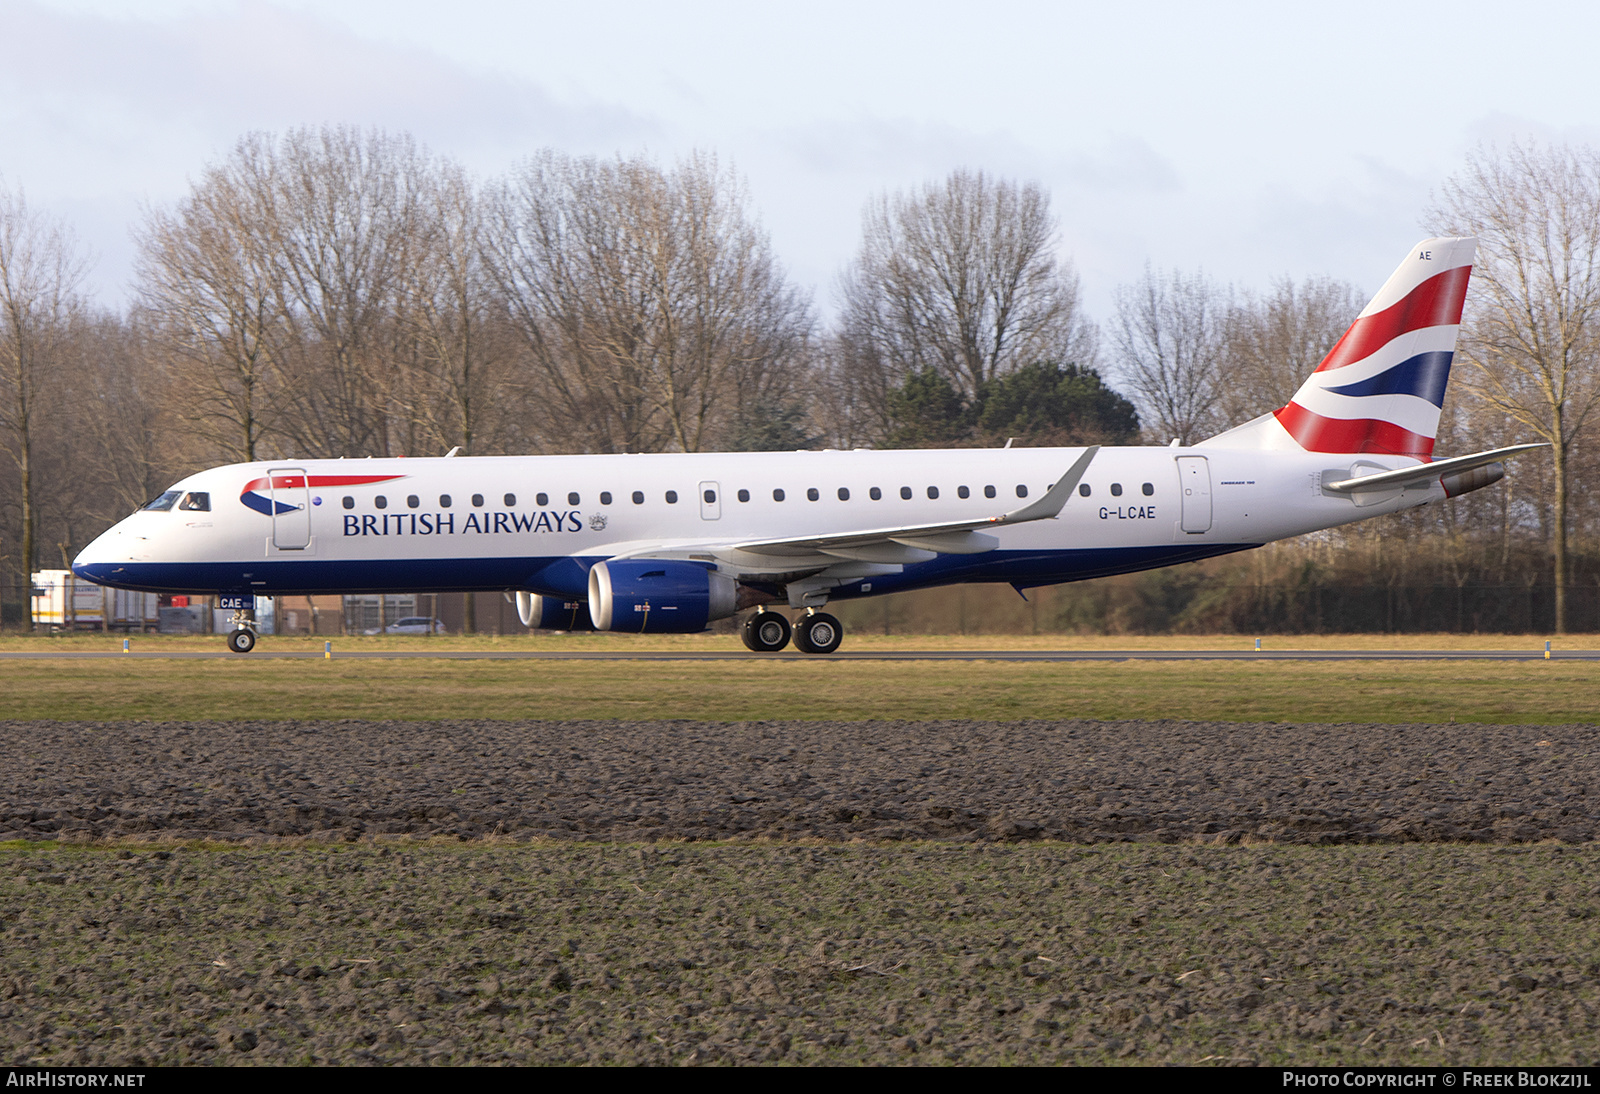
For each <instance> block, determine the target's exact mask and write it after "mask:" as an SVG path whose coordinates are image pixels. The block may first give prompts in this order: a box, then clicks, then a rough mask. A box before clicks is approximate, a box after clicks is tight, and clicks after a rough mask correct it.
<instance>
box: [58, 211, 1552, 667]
mask: <svg viewBox="0 0 1600 1094" xmlns="http://www.w3.org/2000/svg"><path fill="white" fill-rule="evenodd" d="M1476 244H1477V241H1476V240H1475V239H1471V238H1465V239H1429V240H1425V241H1423V242H1422V243H1419V244H1418V245H1417V246H1416V247H1415V248H1413V249H1412V251H1411V253H1410V254H1409V255H1407V256H1406V259H1405V261H1404V262H1402V263H1401V265H1400V268H1399V269H1398V270H1396V271H1395V273H1394V276H1392V277H1391V278H1390V279H1389V280H1388V282H1386V283H1385V284H1384V286H1383V288H1382V289H1381V290H1380V291H1379V292H1378V294H1377V296H1375V297H1374V298H1373V300H1372V302H1371V303H1370V304H1368V305H1367V307H1366V309H1365V310H1364V311H1362V313H1361V315H1360V317H1359V318H1357V319H1356V321H1355V323H1354V324H1353V325H1352V326H1351V327H1350V329H1349V331H1347V332H1346V333H1345V335H1344V337H1343V338H1341V339H1340V340H1339V342H1338V344H1337V345H1335V346H1334V347H1333V349H1332V350H1331V351H1330V352H1329V353H1328V356H1327V357H1326V358H1325V359H1324V360H1323V362H1322V364H1321V365H1320V366H1319V367H1318V369H1317V371H1316V372H1315V373H1313V374H1312V375H1311V377H1310V378H1309V379H1308V380H1306V382H1305V384H1304V385H1303V386H1302V387H1301V388H1300V390H1299V392H1298V393H1296V395H1295V397H1294V398H1293V399H1292V400H1290V402H1289V404H1288V405H1287V406H1284V407H1282V408H1280V409H1279V410H1276V411H1274V412H1272V413H1270V414H1264V415H1262V416H1261V417H1259V418H1257V419H1255V420H1253V421H1251V422H1247V423H1246V424H1244V425H1241V426H1238V427H1237V428H1234V429H1230V430H1228V431H1227V432H1225V433H1222V434H1219V435H1217V436H1215V437H1212V438H1210V439H1209V440H1205V441H1202V442H1200V443H1199V444H1196V445H1192V446H1189V447H1181V446H1179V445H1178V444H1177V442H1176V441H1174V442H1173V444H1172V446H1171V447H1165V448H1161V447H1138V448H1109V447H1107V448H1101V447H1089V448H1008V449H987V450H985V449H961V450H952V451H925V450H918V451H891V452H877V451H867V450H856V451H852V452H843V451H826V452H785V453H770V452H758V453H711V454H701V453H683V454H669V455H660V454H651V455H627V456H527V457H512V456H505V457H457V458H450V457H445V458H438V459H363V460H279V461H270V462H261V463H248V464H234V465H231V466H228V467H219V468H215V469H213V470H210V471H204V472H201V473H200V474H197V475H192V476H190V477H189V478H187V479H184V480H183V481H182V482H179V483H177V484H176V485H174V486H173V487H172V489H171V490H168V491H166V492H165V493H163V494H162V495H161V496H160V497H159V498H157V499H156V500H154V501H152V502H151V503H150V504H149V505H147V506H145V507H144V508H143V509H141V510H139V511H138V512H136V513H134V514H133V515H131V516H129V517H128V518H127V519H125V520H123V521H122V522H120V523H119V524H117V525H116V526H115V527H113V528H112V529H110V530H109V531H107V532H106V533H105V534H104V535H102V536H100V537H99V538H98V539H96V540H95V541H94V542H93V543H91V544H90V545H89V546H88V547H87V548H85V550H84V551H83V553H82V554H80V555H79V556H78V558H77V560H76V561H75V562H74V563H73V567H72V568H73V572H74V573H76V574H78V575H79V576H80V577H84V578H88V579H89V580H91V581H97V582H100V583H101V584H104V585H111V586H114V587H117V588H125V589H138V590H147V591H154V592H171V593H202V594H207V593H218V594H221V595H222V596H223V598H224V599H223V605H224V606H225V607H233V608H234V609H235V610H236V614H235V617H234V618H235V624H236V627H237V629H235V630H234V631H233V632H232V633H231V634H230V635H229V638H228V643H229V646H230V648H231V649H233V650H235V651H237V652H240V653H245V652H248V651H249V650H250V649H251V648H252V647H253V646H254V645H255V632H254V612H253V607H254V597H256V596H263V595H268V596H281V595H289V594H296V595H299V594H315V593H385V592H402V591H404V592H414V591H422V590H429V591H441V592H443V591H463V592H465V591H474V590H480V591H481V590H508V591H515V593H516V595H517V605H518V609H519V612H520V615H521V617H522V621H523V623H524V624H526V625H529V626H536V627H537V626H543V627H553V628H559V629H572V628H574V627H575V626H582V625H588V624H590V623H592V625H593V626H594V627H596V628H598V629H600V630H610V631H625V632H636V633H637V632H643V633H662V632H692V631H700V630H703V629H705V626H706V624H707V623H708V622H710V621H712V620H715V619H722V618H725V617H728V616H731V615H734V614H735V613H737V612H740V611H744V610H746V609H750V608H754V609H755V611H754V612H753V613H752V614H751V615H750V616H749V617H748V618H747V619H746V620H745V624H744V628H743V636H744V641H745V644H746V645H747V646H748V647H749V648H750V649H752V650H755V651H766V652H771V651H776V650H780V649H782V648H783V647H784V646H785V645H787V644H788V642H789V640H790V637H791V633H792V635H793V639H794V644H795V646H796V647H798V648H799V649H800V650H802V651H804V652H807V653H831V652H833V651H834V650H836V649H838V647H839V642H840V639H841V638H842V637H843V628H842V627H841V626H840V623H839V621H838V620H837V619H836V618H834V617H833V616H831V615H829V614H827V613H825V612H822V611H819V610H818V609H820V608H822V607H823V606H825V605H826V604H827V603H828V602H829V601H830V600H845V599H851V598H854V597H863V596H876V595H880V594H883V593H892V592H900V591H904V590H907V589H918V588H926V587H928V586H932V585H943V584H949V583H953V582H963V581H989V582H1006V583H1009V584H1011V585H1014V586H1016V587H1017V589H1018V590H1019V591H1020V590H1022V589H1026V588H1029V587H1033V586H1040V585H1052V584H1057V583H1060V582H1066V581H1078V580H1082V579H1084V578H1090V577H1100V576H1104V575H1107V574H1120V573H1128V572H1131V571H1134V570H1145V569H1150V568H1153V567H1157V566H1167V565H1171V564H1173V563H1178V562H1189V561H1193V560H1195V559H1202V558H1207V557H1210V556H1213V555H1221V554H1226V553H1228V552H1230V551H1240V550H1244V549H1246V548H1250V547H1257V546H1260V545H1261V544H1264V543H1268V542H1270V541H1273V540H1278V539H1284V538H1287V537H1290V536H1297V535H1303V534H1305V533H1307V532H1313V531H1317V530H1319V529H1323V528H1332V527H1335V526H1337V525H1341V524H1348V523H1350V522H1352V521H1357V520H1362V519H1365V518H1367V517H1373V516H1378V515H1380V514H1384V513H1392V512H1395V511H1396V510H1400V509H1406V508H1410V507H1412V506H1416V505H1422V504H1425V503H1427V502H1430V501H1438V500H1441V499H1443V498H1448V497H1454V496H1456V495H1458V494H1462V493H1465V492H1466V491H1468V490H1476V489H1478V488H1479V487H1483V486H1487V485H1489V484H1490V483H1493V482H1495V481H1497V480H1498V479H1499V478H1500V477H1501V476H1502V475H1503V474H1504V473H1505V468H1504V465H1503V463H1502V462H1501V461H1503V460H1504V459H1505V458H1506V457H1508V456H1511V455H1513V454H1515V453H1519V452H1524V451H1527V450H1528V449H1531V448H1537V447H1540V446H1539V445H1527V444H1524V445H1516V446H1514V447H1510V448H1501V449H1496V450H1493V451H1489V452H1479V453H1476V454H1474V455H1469V456H1460V457H1456V458H1454V459H1441V460H1435V459H1433V442H1434V437H1435V436H1436V434H1437V431H1438V424H1439V410H1440V406H1441V404H1442V403H1443V400H1444V391H1445V384H1446V381H1447V380H1448V379H1449V375H1450V363H1451V358H1452V356H1453V354H1454V351H1455V343H1456V334H1457V331H1458V329H1459V324H1460V321H1461V309H1462V302H1463V300H1464V298H1465V296H1466V290H1467V279H1468V277H1469V275H1470V273H1471V269H1472V256H1473V252H1474V249H1475V247H1476ZM773 605H782V606H787V607H789V608H792V609H796V610H798V611H800V613H801V614H800V615H799V616H798V617H797V619H796V621H795V623H794V624H793V627H792V628H791V625H790V622H789V619H788V618H787V616H786V615H785V614H784V613H782V612H781V611H774V610H771V606H773Z"/></svg>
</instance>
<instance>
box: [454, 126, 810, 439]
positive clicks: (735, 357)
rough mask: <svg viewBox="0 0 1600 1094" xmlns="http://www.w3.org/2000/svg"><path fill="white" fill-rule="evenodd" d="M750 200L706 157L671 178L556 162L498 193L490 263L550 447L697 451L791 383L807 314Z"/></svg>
mask: <svg viewBox="0 0 1600 1094" xmlns="http://www.w3.org/2000/svg"><path fill="white" fill-rule="evenodd" d="M746 204H747V199H746V196H745V194H744V191H743V188H742V187H741V186H740V185H739V183H738V180H737V179H736V178H735V177H734V176H732V175H731V174H724V173H722V172H721V171H719V170H718V168H717V164H716V161H715V160H713V159H711V158H710V157H706V156H698V155H697V156H693V157H691V158H690V159H688V160H686V161H684V162H682V163H679V164H678V165H677V166H675V167H674V168H673V169H672V170H670V171H664V170H662V169H661V168H659V167H657V166H656V165H655V164H653V163H651V162H650V161H648V160H645V159H642V158H636V159H631V160H623V159H619V160H616V161H614V162H613V161H602V160H595V159H572V158H570V157H567V156H564V155H561V154H559V153H555V152H545V153H542V154H541V155H539V156H537V157H535V158H534V159H533V160H531V161H529V162H528V163H526V164H524V165H523V166H522V167H521V168H520V169H519V170H518V171H517V172H516V173H515V175H514V176H513V178H512V179H511V180H510V181H509V182H508V183H507V184H506V185H505V186H504V187H502V188H501V189H500V191H499V192H498V193H497V194H496V195H495V197H494V200H493V204H492V212H491V227H490V230H489V231H487V232H486V234H485V237H484V238H485V255H486V257H487V262H488V267H489V270H490V271H491V273H492V275H493V277H494V279H495V283H496V285H497V286H498V288H499V290H500V292H501V293H502V295H503V298H504V302H505V307H506V308H507V311H508V314H509V316H510V318H511V321H512V325H513V327H514V329H515V330H516V331H517V333H518V335H519V337H520V340H521V341H522V343H523V348H524V352H525V354H526V357H527V361H528V372H529V380H530V395H531V396H532V398H531V400H530V401H531V403H532V404H533V405H535V406H539V407H543V408H546V410H547V421H546V425H545V428H544V443H545V444H546V445H547V446H553V447H579V448H582V449H585V450H588V451H601V452H617V451H635V452H637V451H652V450H658V449H661V448H675V449H678V450H680V451H686V452H693V451H700V450H702V449H703V448H704V447H706V446H707V445H708V444H714V443H717V442H719V441H723V440H724V438H725V437H726V436H727V435H728V433H729V427H730V423H732V422H734V421H736V420H737V419H738V418H739V416H740V411H741V409H743V408H746V407H748V406H750V405H753V404H756V403H759V402H760V401H761V400H763V399H770V398H771V397H772V396H773V393H774V392H780V393H781V392H782V391H784V390H785V389H786V388H787V387H788V386H789V385H790V384H791V383H792V377H793V374H794V372H795V370H797V369H799V368H800V367H802V365H803V364H804V361H805V355H806V350H807V345H808V341H809V338H810V332H811V326H812V319H811V314H810V307H809V304H808V302H807V301H806V300H805V298H804V297H803V296H802V295H801V294H800V293H798V292H797V291H795V290H794V289H793V288H791V287H789V286H788V285H787V284H786V282H785V280H784V277H783V274H782V271H781V269H780V268H779V267H778V265H777V262H776V261H775V260H774V258H773V256H772V252H771V247H770V244H769V243H768V241H767V237H766V235H765V233H764V232H762V231H761V230H760V229H759V228H758V227H757V226H756V225H755V224H754V223H753V222H752V221H751V220H750V219H749V217H748V215H747V213H746ZM574 441H575V442H576V444H574Z"/></svg>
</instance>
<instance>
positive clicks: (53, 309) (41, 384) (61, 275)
mask: <svg viewBox="0 0 1600 1094" xmlns="http://www.w3.org/2000/svg"><path fill="white" fill-rule="evenodd" d="M83 272H84V262H83V259H82V258H81V257H80V256H79V254H78V250H77V246H76V244H75V242H74V241H73V238H72V236H71V234H70V233H69V232H68V231H67V229H66V228H65V227H63V226H61V225H60V224H57V223H55V222H54V221H52V220H50V219H49V218H47V217H43V216H41V215H39V214H37V213H34V212H32V211H30V210H29V209H28V204H27V200H26V198H25V197H24V196H23V195H22V193H21V192H20V191H19V192H16V193H13V192H11V191H9V190H7V189H4V188H3V187H0V448H3V449H4V451H5V452H6V454H7V455H9V456H10V457H11V461H12V463H13V465H14V466H15V467H16V469H17V475H18V484H17V485H18V491H17V495H18V502H19V509H20V513H19V524H20V529H19V532H20V534H19V539H20V540H21V551H20V552H19V553H17V554H16V555H15V556H13V557H14V562H13V565H14V567H15V569H16V570H17V572H18V574H19V583H22V582H26V581H28V580H29V577H30V575H31V573H32V572H33V569H34V567H35V566H36V565H37V564H38V561H39V558H38V546H37V543H36V542H35V539H36V535H37V532H38V507H37V498H36V497H35V487H36V476H35V471H36V468H35V450H34V445H35V441H36V439H37V434H38V431H39V428H40V425H41V423H42V421H43V417H44V413H45V409H46V405H47V403H48V401H49V400H51V399H52V397H54V396H56V395H58V394H59V389H60V387H61V385H62V383H63V371H64V370H63V367H62V366H63V365H64V363H65V362H64V358H65V356H66V353H67V346H68V343H69V340H70V337H71V327H72V320H73V318H74V315H75V313H76V312H77V311H78V310H79V309H80V307H81V303H80V301H79V299H78V296H77V289H78V284H79V282H80V281H81V280H82V278H83Z"/></svg>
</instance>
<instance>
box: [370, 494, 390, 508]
mask: <svg viewBox="0 0 1600 1094" xmlns="http://www.w3.org/2000/svg"><path fill="white" fill-rule="evenodd" d="M372 504H373V505H376V506H377V507H378V508H379V509H387V508H389V499H388V498H386V497H384V496H383V495H382V494H379V495H378V496H377V497H375V498H373V499H372Z"/></svg>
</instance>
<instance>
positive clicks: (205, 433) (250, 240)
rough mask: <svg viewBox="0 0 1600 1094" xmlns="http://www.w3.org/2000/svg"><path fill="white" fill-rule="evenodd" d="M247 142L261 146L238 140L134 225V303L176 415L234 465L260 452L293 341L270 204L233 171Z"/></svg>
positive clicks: (275, 417)
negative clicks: (165, 370)
mask: <svg viewBox="0 0 1600 1094" xmlns="http://www.w3.org/2000/svg"><path fill="white" fill-rule="evenodd" d="M247 147H255V149H256V150H257V151H259V147H258V146H251V145H248V144H247V145H241V147H240V149H238V150H236V152H235V155H234V162H232V163H230V164H228V165H225V166H220V167H211V168H208V169H207V170H206V172H205V173H204V174H203V175H202V177H201V180H200V182H198V183H197V184H196V185H195V186H194V187H193V189H192V191H191V192H190V194H189V196H188V197H187V198H186V199H185V200H183V201H182V202H180V203H179V204H178V207H177V208H176V209H175V210H173V211H171V212H166V211H162V210H152V211H150V212H148V213H147V214H146V216H145V221H144V224H143V225H142V226H140V227H139V228H138V229H137V230H136V231H135V240H136V242H137V245H138V248H139V251H138V258H137V260H136V277H137V280H136V288H137V294H138V306H139V309H140V310H141V312H142V313H143V315H144V318H145V322H147V323H148V324H149V325H150V327H151V330H152V334H153V336H154V338H155V339H156V341H157V343H158V344H159V345H160V347H161V350H162V351H163V352H164V353H165V355H166V356H167V358H168V360H169V362H170V364H169V367H170V370H171V374H172V377H173V381H174V389H173V394H174V399H175V403H176V405H177V407H178V413H179V415H180V416H181V418H182V419H183V421H184V422H185V424H186V426H187V428H188V429H189V430H190V431H191V432H192V433H193V434H194V435H195V436H197V437H199V438H201V439H202V440H203V441H204V442H205V443H206V444H207V445H208V446H209V447H210V448H211V449H212V450H213V451H214V453H215V454H216V455H217V456H220V457H221V458H223V459H226V460H240V461H243V460H255V459H258V458H260V457H261V456H264V455H265V454H266V453H264V452H261V451H260V448H261V445H262V442H263V440H264V439H266V438H269V437H272V436H274V433H275V430H276V428H277V426H278V425H279V416H280V414H281V413H282V410H283V406H282V400H281V398H280V394H279V390H278V387H279V384H280V382H281V381H282V379H283V377H282V376H281V374H280V371H279V367H278V366H279V365H280V364H281V362H280V361H279V360H277V359H276V357H275V352H277V353H281V352H282V349H283V347H284V346H286V345H287V344H288V342H289V341H290V332H289V330H288V324H289V316H288V314H287V312H286V300H285V293H286V290H287V286H286V285H285V283H284V277H283V267H282V263H281V262H280V261H279V260H278V257H277V255H276V254H275V250H274V247H273V243H272V235H271V234H270V225H271V219H272V210H273V208H274V205H275V203H274V202H273V201H272V200H271V196H272V195H271V191H270V189H269V188H266V187H262V186H259V185H257V186H252V185H249V181H250V175H251V174H254V172H245V171H243V170H241V169H240V168H241V164H240V163H239V160H240V159H241V158H243V157H244V156H245V155H246V151H245V150H246V148H247ZM261 170H263V171H265V170H266V169H265V167H262V168H261ZM269 174H270V172H269Z"/></svg>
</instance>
